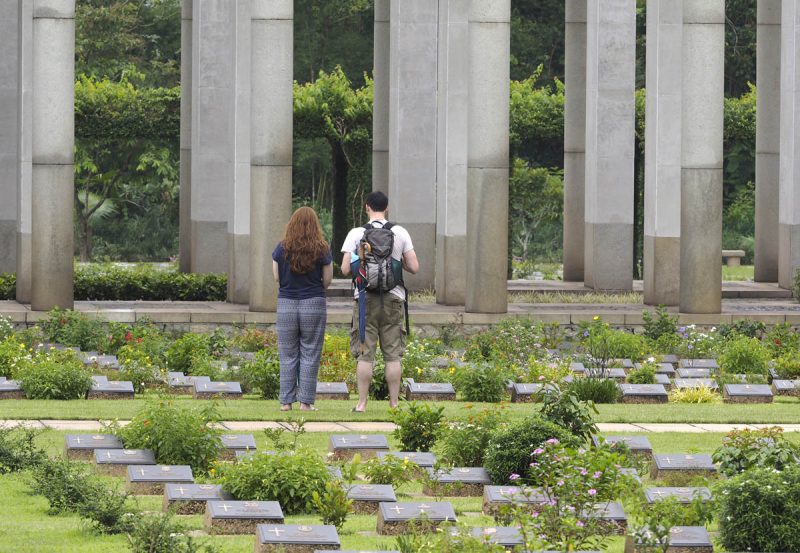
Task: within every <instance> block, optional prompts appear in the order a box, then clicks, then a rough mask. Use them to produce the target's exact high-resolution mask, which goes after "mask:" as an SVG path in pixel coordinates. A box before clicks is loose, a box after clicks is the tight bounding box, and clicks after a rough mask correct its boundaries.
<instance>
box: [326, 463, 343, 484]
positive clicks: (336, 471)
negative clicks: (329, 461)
mask: <svg viewBox="0 0 800 553" xmlns="http://www.w3.org/2000/svg"><path fill="white" fill-rule="evenodd" d="M325 468H326V469H328V473H329V474H330V475H331V478H333V479H334V480H341V479H342V469H340V468H339V467H337V466H336V465H328V466H326V467H325Z"/></svg>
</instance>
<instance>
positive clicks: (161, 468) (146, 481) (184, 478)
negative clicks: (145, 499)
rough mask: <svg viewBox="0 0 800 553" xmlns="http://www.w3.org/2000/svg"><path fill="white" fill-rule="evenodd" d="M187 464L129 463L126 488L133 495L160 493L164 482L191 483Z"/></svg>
mask: <svg viewBox="0 0 800 553" xmlns="http://www.w3.org/2000/svg"><path fill="white" fill-rule="evenodd" d="M193 483H194V475H193V474H192V469H191V467H189V466H188V465H129V466H128V490H129V491H130V492H131V493H132V494H134V495H162V494H163V493H164V485H165V484H193Z"/></svg>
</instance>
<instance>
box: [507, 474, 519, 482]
mask: <svg viewBox="0 0 800 553" xmlns="http://www.w3.org/2000/svg"><path fill="white" fill-rule="evenodd" d="M508 479H509V480H512V481H513V480H519V474H516V473H515V474H512V475H511V476H509V477H508Z"/></svg>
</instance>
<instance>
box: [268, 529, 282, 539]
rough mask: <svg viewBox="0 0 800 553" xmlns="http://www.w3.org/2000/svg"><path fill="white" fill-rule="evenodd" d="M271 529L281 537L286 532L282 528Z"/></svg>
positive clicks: (276, 535) (277, 536)
mask: <svg viewBox="0 0 800 553" xmlns="http://www.w3.org/2000/svg"><path fill="white" fill-rule="evenodd" d="M269 531H270V532H272V533H273V534H275V537H276V538H279V537H281V534H283V532H284V530H281V529H280V528H271V529H270V530H269Z"/></svg>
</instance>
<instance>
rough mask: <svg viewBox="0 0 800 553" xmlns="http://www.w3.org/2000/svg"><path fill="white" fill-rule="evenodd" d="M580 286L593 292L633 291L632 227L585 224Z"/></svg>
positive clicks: (618, 224)
mask: <svg viewBox="0 0 800 553" xmlns="http://www.w3.org/2000/svg"><path fill="white" fill-rule="evenodd" d="M584 240H585V242H584V243H585V246H586V253H585V257H584V284H586V286H587V287H589V288H593V289H595V290H608V291H620V292H630V291H631V290H633V224H630V223H589V222H587V223H586V226H585V239H584Z"/></svg>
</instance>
